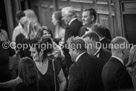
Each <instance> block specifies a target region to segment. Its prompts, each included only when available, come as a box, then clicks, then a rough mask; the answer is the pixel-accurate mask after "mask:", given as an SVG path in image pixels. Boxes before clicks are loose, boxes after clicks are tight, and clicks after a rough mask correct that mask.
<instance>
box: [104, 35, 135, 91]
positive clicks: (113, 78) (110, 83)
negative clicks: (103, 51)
mask: <svg viewBox="0 0 136 91" xmlns="http://www.w3.org/2000/svg"><path fill="white" fill-rule="evenodd" d="M111 43H112V48H111V52H112V56H111V58H110V59H109V61H108V62H107V63H106V64H105V65H104V67H103V70H102V81H103V84H104V88H105V91H113V90H114V91H116V90H117V91H118V90H133V89H134V87H133V83H132V79H131V77H130V75H129V73H128V71H127V70H126V67H125V65H126V63H127V62H128V60H126V59H127V58H128V56H129V48H128V47H127V46H126V45H128V41H127V40H126V39H125V38H124V37H121V36H117V37H115V38H114V39H113V40H112V41H111ZM122 44H125V47H117V46H116V45H119V46H120V45H122Z"/></svg>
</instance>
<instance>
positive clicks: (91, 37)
mask: <svg viewBox="0 0 136 91" xmlns="http://www.w3.org/2000/svg"><path fill="white" fill-rule="evenodd" d="M86 37H89V38H90V39H92V40H93V41H96V42H99V41H100V40H99V36H98V34H97V33H95V32H93V31H91V32H89V33H87V34H86V35H84V36H83V38H86Z"/></svg>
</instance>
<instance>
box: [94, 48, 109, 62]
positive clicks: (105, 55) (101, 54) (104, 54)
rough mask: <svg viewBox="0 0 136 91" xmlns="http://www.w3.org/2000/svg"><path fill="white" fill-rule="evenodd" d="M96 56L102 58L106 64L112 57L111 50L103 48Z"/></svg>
mask: <svg viewBox="0 0 136 91" xmlns="http://www.w3.org/2000/svg"><path fill="white" fill-rule="evenodd" d="M95 56H97V57H99V58H101V59H102V60H103V61H104V63H106V62H107V61H108V60H109V59H110V57H111V52H110V51H109V50H106V49H103V48H101V49H100V51H98V53H97V54H96V55H95Z"/></svg>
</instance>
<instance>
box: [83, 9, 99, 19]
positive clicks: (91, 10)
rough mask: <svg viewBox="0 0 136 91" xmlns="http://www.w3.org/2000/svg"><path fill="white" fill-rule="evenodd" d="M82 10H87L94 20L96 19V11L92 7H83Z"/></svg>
mask: <svg viewBox="0 0 136 91" xmlns="http://www.w3.org/2000/svg"><path fill="white" fill-rule="evenodd" d="M84 11H89V12H90V16H94V21H96V18H97V13H96V10H95V9H93V8H88V9H84V10H83V12H84Z"/></svg>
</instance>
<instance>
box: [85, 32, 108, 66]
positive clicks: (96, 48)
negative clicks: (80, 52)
mask: <svg viewBox="0 0 136 91" xmlns="http://www.w3.org/2000/svg"><path fill="white" fill-rule="evenodd" d="M83 38H84V40H85V42H86V47H87V52H88V54H90V55H93V56H96V57H98V58H100V59H102V60H103V62H104V63H106V62H107V61H108V60H109V58H110V57H111V52H110V51H109V50H106V49H104V48H103V47H102V46H101V43H100V41H99V37H98V35H97V33H95V32H93V31H91V32H89V33H87V34H86V35H84V36H83Z"/></svg>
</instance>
